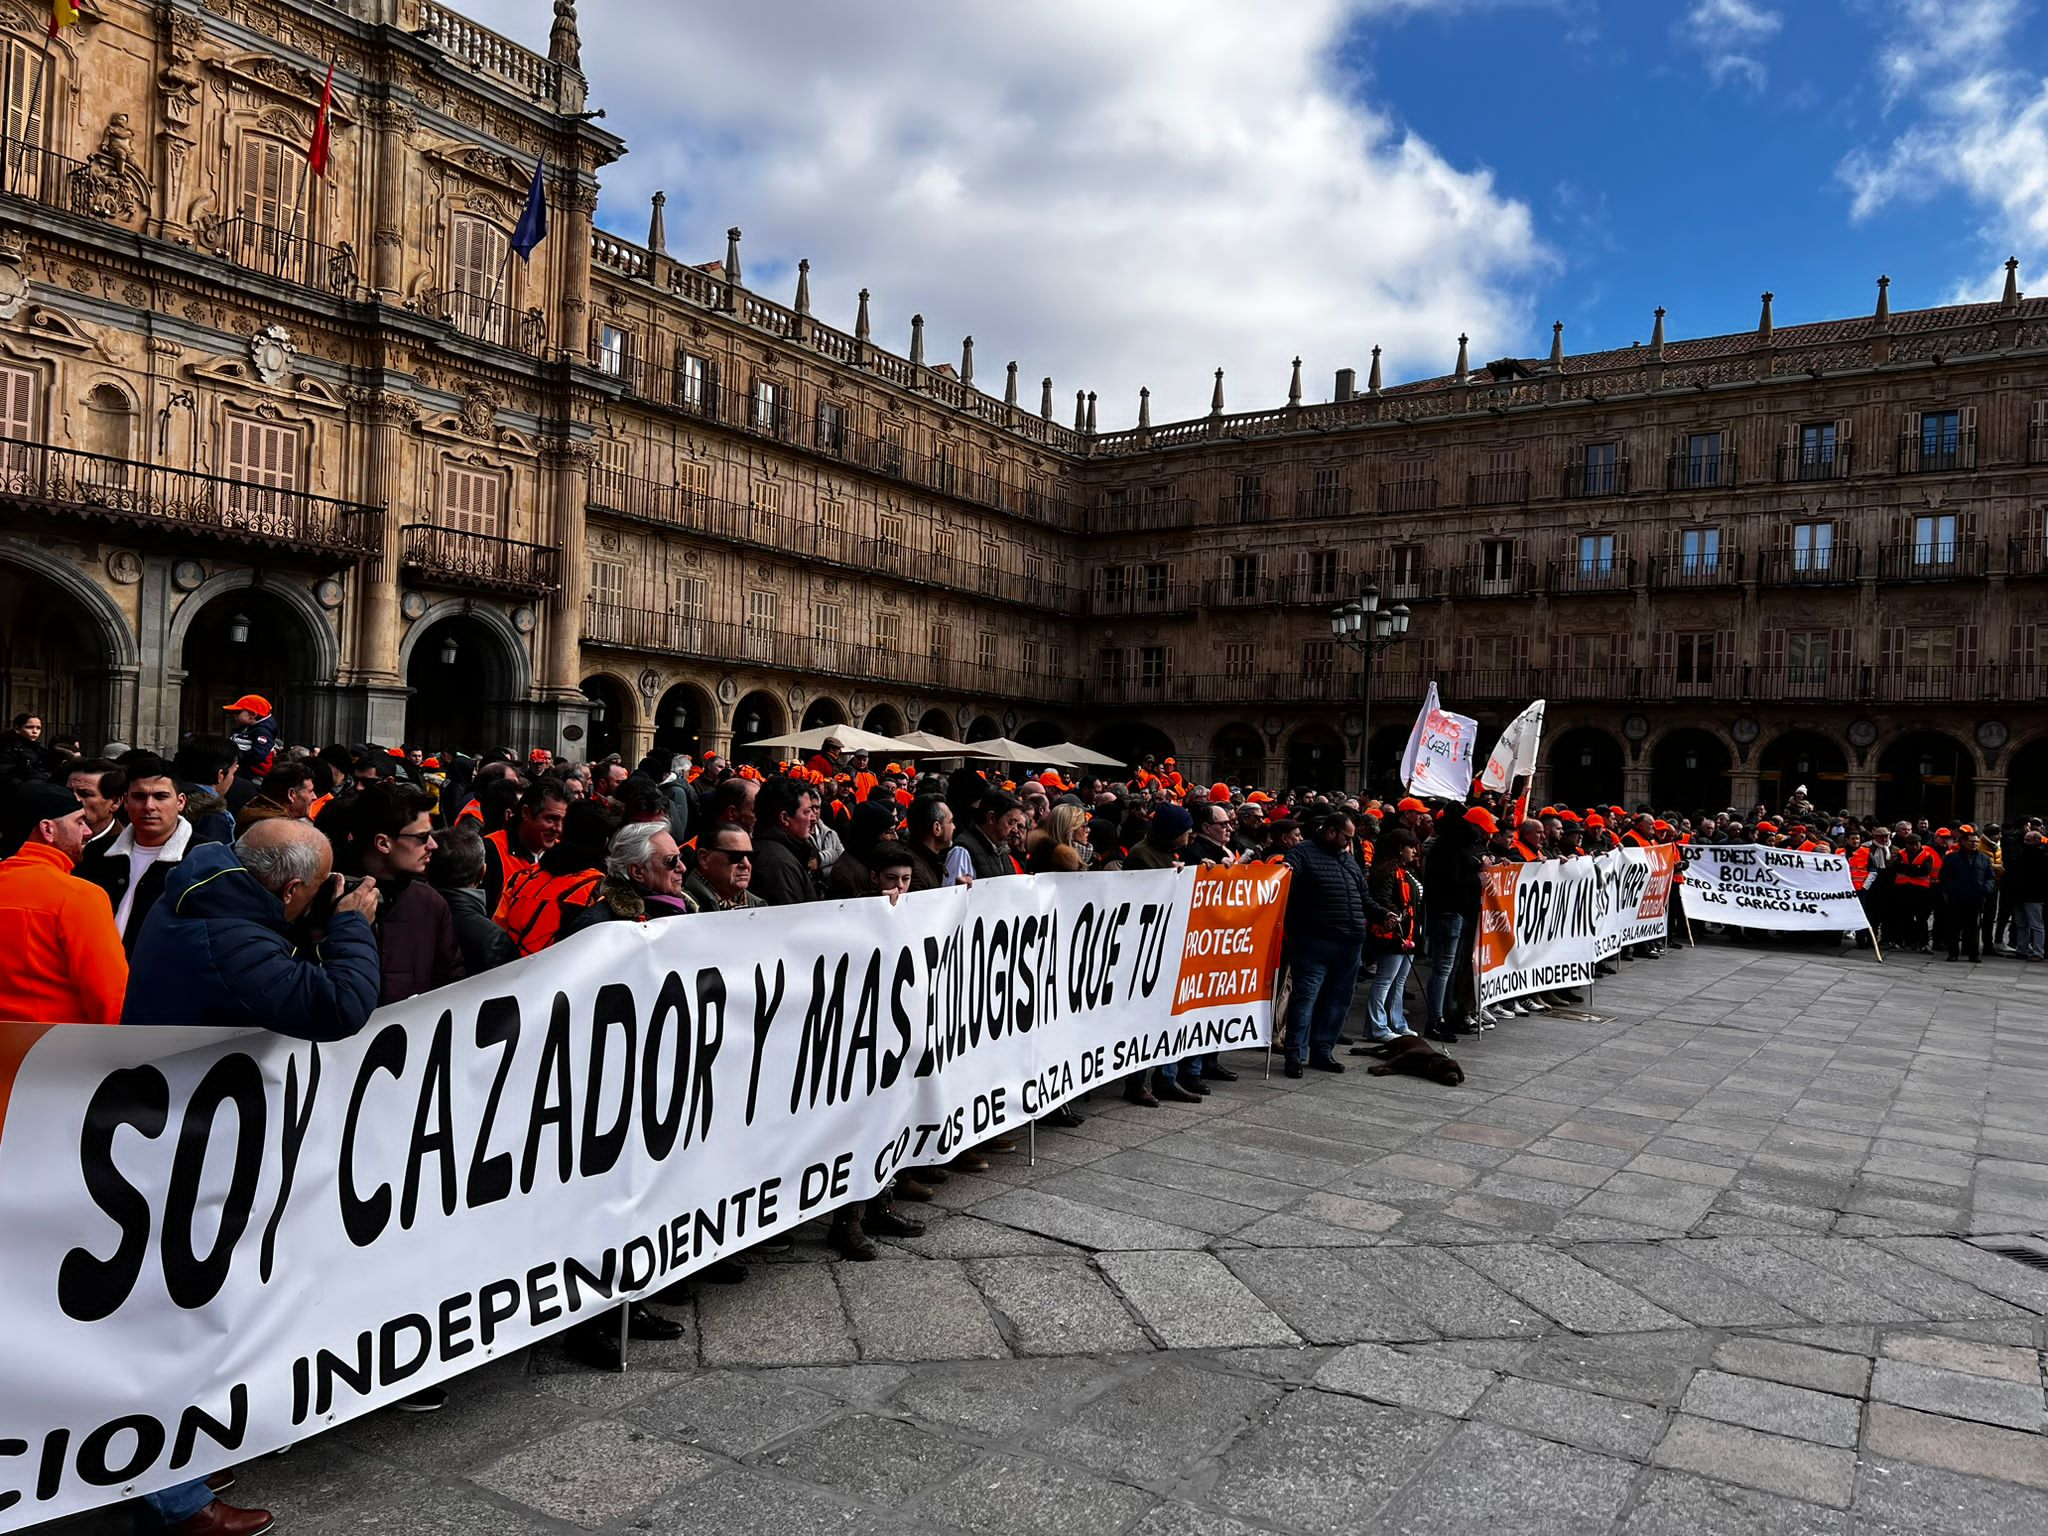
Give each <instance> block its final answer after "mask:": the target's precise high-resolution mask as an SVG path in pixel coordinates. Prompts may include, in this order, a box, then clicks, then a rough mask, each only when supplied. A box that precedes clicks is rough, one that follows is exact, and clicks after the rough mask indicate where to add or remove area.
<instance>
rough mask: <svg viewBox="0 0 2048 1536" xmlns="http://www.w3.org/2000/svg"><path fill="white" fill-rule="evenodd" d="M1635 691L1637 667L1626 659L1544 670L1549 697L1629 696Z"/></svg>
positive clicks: (1544, 689) (1544, 687) (1633, 694)
mask: <svg viewBox="0 0 2048 1536" xmlns="http://www.w3.org/2000/svg"><path fill="white" fill-rule="evenodd" d="M1635 692H1636V669H1635V668H1633V667H1630V666H1628V665H1626V664H1625V663H1615V664H1612V665H1609V666H1587V667H1551V668H1548V669H1547V670H1546V671H1545V672H1544V674H1543V693H1544V697H1545V698H1550V699H1605V700H1610V701H1612V700H1615V699H1627V698H1633V697H1634V696H1635Z"/></svg>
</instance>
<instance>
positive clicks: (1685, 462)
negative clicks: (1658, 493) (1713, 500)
mask: <svg viewBox="0 0 2048 1536" xmlns="http://www.w3.org/2000/svg"><path fill="white" fill-rule="evenodd" d="M1733 484H1735V455H1734V453H1732V452H1729V451H1720V452H1715V453H1674V454H1672V455H1671V458H1670V459H1669V461H1668V462H1667V463H1666V464H1665V467H1664V487H1665V489H1666V490H1672V491H1711V490H1725V489H1727V488H1728V487H1729V486H1732V485H1733Z"/></svg>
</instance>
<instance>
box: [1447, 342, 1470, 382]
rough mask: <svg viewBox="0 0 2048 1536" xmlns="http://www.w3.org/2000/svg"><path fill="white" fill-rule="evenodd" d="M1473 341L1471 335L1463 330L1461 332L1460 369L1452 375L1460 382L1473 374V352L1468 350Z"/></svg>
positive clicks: (1459, 343)
mask: <svg viewBox="0 0 2048 1536" xmlns="http://www.w3.org/2000/svg"><path fill="white" fill-rule="evenodd" d="M1471 341H1472V338H1471V337H1470V336H1467V335H1465V334H1464V333H1463V332H1462V331H1461V332H1459V334H1458V369H1457V372H1456V373H1454V374H1453V375H1452V377H1453V378H1454V379H1456V381H1457V382H1458V383H1460V384H1462V383H1464V382H1465V380H1466V379H1468V378H1470V377H1471V375H1472V362H1471V353H1470V352H1469V351H1468V350H1467V348H1468V347H1469V346H1470V344H1471Z"/></svg>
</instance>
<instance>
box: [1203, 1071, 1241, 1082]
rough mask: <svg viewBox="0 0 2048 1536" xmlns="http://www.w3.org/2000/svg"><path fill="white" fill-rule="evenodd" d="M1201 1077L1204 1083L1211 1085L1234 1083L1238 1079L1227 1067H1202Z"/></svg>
mask: <svg viewBox="0 0 2048 1536" xmlns="http://www.w3.org/2000/svg"><path fill="white" fill-rule="evenodd" d="M1202 1076H1203V1078H1204V1079H1205V1080H1206V1081H1208V1082H1212V1083H1234V1082H1236V1081H1237V1077H1238V1075H1237V1073H1235V1072H1233V1071H1231V1070H1230V1068H1228V1067H1204V1068H1202Z"/></svg>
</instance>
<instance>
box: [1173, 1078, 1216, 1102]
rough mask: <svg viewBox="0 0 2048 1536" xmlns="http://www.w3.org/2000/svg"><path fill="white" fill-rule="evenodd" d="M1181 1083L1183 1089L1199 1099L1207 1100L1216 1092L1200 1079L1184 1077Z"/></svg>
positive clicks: (1180, 1080)
mask: <svg viewBox="0 0 2048 1536" xmlns="http://www.w3.org/2000/svg"><path fill="white" fill-rule="evenodd" d="M1179 1082H1180V1085H1181V1087H1183V1088H1185V1089H1187V1091H1188V1092H1189V1093H1192V1094H1193V1095H1194V1096H1195V1097H1196V1098H1198V1099H1206V1098H1207V1097H1209V1095H1210V1094H1211V1093H1213V1092H1214V1091H1215V1090H1214V1089H1212V1088H1211V1087H1210V1086H1209V1085H1208V1084H1207V1083H1205V1082H1203V1081H1202V1080H1201V1079H1200V1078H1199V1077H1183V1078H1181V1079H1179Z"/></svg>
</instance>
